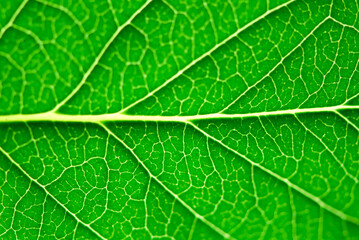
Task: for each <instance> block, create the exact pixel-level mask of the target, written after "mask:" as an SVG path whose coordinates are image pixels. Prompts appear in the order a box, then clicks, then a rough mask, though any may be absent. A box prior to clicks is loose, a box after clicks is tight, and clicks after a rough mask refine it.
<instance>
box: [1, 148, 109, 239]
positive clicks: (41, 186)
mask: <svg viewBox="0 0 359 240" xmlns="http://www.w3.org/2000/svg"><path fill="white" fill-rule="evenodd" d="M0 152H2V153H3V154H4V155H5V156H6V157H7V158H8V159H9V160H10V162H11V163H12V164H14V165H15V166H16V167H17V168H18V169H19V170H20V171H21V172H22V173H23V174H24V175H25V176H26V177H28V178H29V179H30V181H32V182H34V183H36V184H37V185H38V186H39V187H40V188H41V189H42V190H44V191H45V193H46V194H47V195H48V196H50V197H51V198H52V199H54V201H55V202H56V203H57V204H58V205H60V206H61V207H62V208H63V209H64V210H65V211H66V212H68V213H69V214H70V215H71V216H73V217H74V218H75V219H76V221H77V222H79V223H81V224H82V225H84V226H85V227H87V228H88V229H89V230H90V231H91V232H92V233H94V234H96V235H97V236H98V237H99V238H101V239H106V238H104V237H103V236H101V234H99V233H98V232H97V231H95V230H94V229H93V228H92V227H91V226H90V225H88V224H86V223H84V222H83V221H82V220H81V219H79V218H78V217H77V216H76V215H75V214H73V213H72V212H70V211H69V210H68V209H67V208H66V207H65V206H64V205H63V204H62V203H60V202H59V201H58V200H57V199H56V198H55V197H54V196H53V195H52V194H51V193H50V192H49V191H47V189H46V188H45V187H44V186H43V185H41V184H40V183H39V182H38V181H37V180H36V179H34V178H32V177H31V176H30V175H29V174H28V173H27V172H26V171H25V170H24V169H23V168H22V167H21V166H20V165H19V164H18V163H17V162H16V161H15V160H14V159H13V158H12V157H11V156H10V155H9V154H8V153H7V152H6V151H5V150H4V149H3V148H2V147H0Z"/></svg>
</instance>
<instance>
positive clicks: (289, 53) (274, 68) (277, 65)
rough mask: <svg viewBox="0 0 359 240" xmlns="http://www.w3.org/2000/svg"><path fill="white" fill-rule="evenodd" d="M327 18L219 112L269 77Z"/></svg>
mask: <svg viewBox="0 0 359 240" xmlns="http://www.w3.org/2000/svg"><path fill="white" fill-rule="evenodd" d="M328 19H329V17H326V18H324V19H323V20H322V21H321V22H320V23H319V24H318V25H317V26H315V27H314V28H313V29H312V31H310V32H309V33H308V35H306V36H305V37H304V38H303V39H302V41H300V43H298V45H297V46H296V47H295V48H293V49H292V50H291V51H289V52H288V53H287V54H286V55H285V56H284V57H282V58H281V60H280V61H279V62H278V63H277V64H276V65H275V66H274V67H273V68H272V69H271V70H269V72H268V73H267V74H266V75H264V76H263V77H262V78H260V79H259V80H258V81H257V82H256V83H254V84H253V85H251V86H250V87H249V88H247V89H246V90H245V91H244V92H243V93H241V94H240V95H239V96H238V97H237V98H236V99H235V100H234V101H232V102H231V103H230V104H228V105H227V106H226V107H225V108H223V109H222V110H221V111H220V112H224V111H226V110H227V109H228V108H230V107H231V106H232V105H233V104H235V103H236V102H237V101H238V100H239V99H240V98H242V97H243V96H244V95H245V94H247V93H248V92H249V91H250V90H251V89H252V88H254V87H255V86H256V85H258V84H259V83H261V82H262V81H263V80H264V79H266V78H267V77H269V75H270V74H271V73H272V72H274V71H275V70H276V69H277V68H278V67H279V66H280V65H281V64H283V61H284V60H285V59H286V58H288V57H289V56H290V55H291V54H292V53H293V52H294V51H295V50H297V49H298V48H299V47H301V46H302V45H303V43H304V42H305V41H306V40H307V39H308V38H309V37H310V36H312V35H313V33H314V32H315V31H316V30H317V29H318V28H319V27H320V26H322V25H323V24H324V23H325V22H326V21H327V20H328Z"/></svg>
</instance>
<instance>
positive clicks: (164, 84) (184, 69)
mask: <svg viewBox="0 0 359 240" xmlns="http://www.w3.org/2000/svg"><path fill="white" fill-rule="evenodd" d="M294 1H295V0H290V1H288V2H286V3H283V4H281V5H279V6H277V7H275V8H273V9H271V10H269V11H267V12H266V13H264V14H263V15H261V16H259V17H258V18H256V19H254V20H252V21H251V22H249V23H247V24H246V25H244V26H243V27H241V28H240V29H238V30H237V31H235V32H234V33H233V34H231V35H229V36H228V37H227V38H225V39H224V40H223V41H222V42H220V43H218V44H216V45H215V46H214V47H213V48H211V49H210V50H209V51H207V52H205V53H204V54H202V55H201V56H200V57H198V58H196V59H194V60H193V61H192V62H191V63H189V64H188V65H186V66H185V67H184V68H182V69H181V70H179V71H178V72H177V73H176V74H175V75H173V76H172V77H171V78H169V79H168V80H166V81H165V82H164V83H162V84H161V85H160V86H158V87H157V88H156V89H154V90H153V91H151V92H149V93H148V94H147V95H146V96H144V97H142V98H140V99H138V100H137V101H135V102H133V103H132V104H130V105H128V106H127V107H125V108H123V109H122V110H121V111H119V113H124V112H126V111H127V110H128V109H130V108H132V107H133V106H135V105H137V104H138V103H140V102H142V101H144V100H146V99H147V98H149V97H151V96H152V95H153V94H155V93H156V92H158V91H160V90H161V89H162V88H164V87H165V86H166V85H168V84H169V83H170V82H172V81H173V80H175V79H176V78H178V77H179V76H180V75H182V74H183V73H184V72H185V71H186V70H188V69H189V68H191V67H192V66H194V65H195V64H197V63H198V62H199V61H201V60H202V59H204V58H205V57H207V56H209V55H210V54H211V53H213V52H214V51H215V50H216V49H218V48H219V47H221V46H222V45H224V44H226V43H227V42H229V41H230V40H231V39H232V38H234V37H236V36H237V35H238V34H239V33H240V32H243V31H244V30H246V29H247V28H249V27H250V26H252V25H254V24H255V23H257V22H258V21H260V20H262V19H264V18H265V17H267V16H268V15H269V14H271V13H273V12H275V11H277V10H279V9H281V8H283V7H286V6H288V5H289V4H290V3H292V2H294Z"/></svg>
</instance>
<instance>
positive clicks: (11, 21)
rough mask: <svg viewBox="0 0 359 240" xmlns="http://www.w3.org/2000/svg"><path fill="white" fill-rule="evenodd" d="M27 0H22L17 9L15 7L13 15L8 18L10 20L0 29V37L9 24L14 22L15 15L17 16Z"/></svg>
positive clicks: (9, 26)
mask: <svg viewBox="0 0 359 240" xmlns="http://www.w3.org/2000/svg"><path fill="white" fill-rule="evenodd" d="M28 1H29V0H24V1H23V2H22V3H21V4H20V6H19V7H18V9H16V11H15V13H14V15H12V17H11V18H10V21H9V22H8V23H7V24H6V25H5V26H4V27H3V28H2V29H1V30H0V39H1V38H2V36H3V35H4V33H5V32H6V31H7V30H8V29H9V28H11V26H12V25H13V24H14V21H15V19H16V18H17V16H19V14H20V12H21V11H22V10H23V9H24V7H25V5H26V4H27V2H28Z"/></svg>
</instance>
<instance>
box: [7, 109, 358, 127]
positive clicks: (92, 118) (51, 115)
mask: <svg viewBox="0 0 359 240" xmlns="http://www.w3.org/2000/svg"><path fill="white" fill-rule="evenodd" d="M350 109H352V110H358V109H359V105H356V106H346V105H338V106H331V107H319V108H302V109H290V110H279V111H268V112H254V113H238V114H222V113H212V114H204V115H191V116H150V115H126V114H123V113H120V112H118V113H108V114H100V115H67V114H61V113H56V112H45V113H35V114H14V115H1V116H0V122H3V123H6V122H35V121H49V122H83V123H86V122H93V123H98V122H105V121H154V122H188V121H194V120H206V119H229V118H248V117H264V116H275V115H295V114H301V113H320V112H333V113H336V112H338V111H340V110H350Z"/></svg>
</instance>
